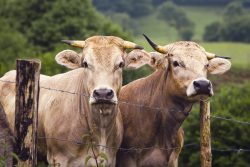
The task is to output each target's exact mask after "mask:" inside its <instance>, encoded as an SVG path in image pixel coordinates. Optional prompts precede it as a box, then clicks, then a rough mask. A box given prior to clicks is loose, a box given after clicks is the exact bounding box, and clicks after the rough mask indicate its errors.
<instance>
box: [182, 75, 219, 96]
mask: <svg viewBox="0 0 250 167" xmlns="http://www.w3.org/2000/svg"><path fill="white" fill-rule="evenodd" d="M186 94H187V96H188V97H193V96H198V95H204V96H209V97H211V96H213V94H214V93H213V86H212V83H211V82H210V81H209V80H207V79H206V78H198V79H195V80H193V81H192V82H191V83H190V84H189V86H188V88H187V91H186Z"/></svg>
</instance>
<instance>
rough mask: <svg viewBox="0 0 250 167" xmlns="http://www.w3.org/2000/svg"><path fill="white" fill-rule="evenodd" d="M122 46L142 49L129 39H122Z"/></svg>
mask: <svg viewBox="0 0 250 167" xmlns="http://www.w3.org/2000/svg"><path fill="white" fill-rule="evenodd" d="M122 46H123V48H125V49H144V48H143V47H142V46H140V45H137V44H135V43H133V42H129V41H124V42H123V44H122Z"/></svg>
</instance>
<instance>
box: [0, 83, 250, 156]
mask: <svg viewBox="0 0 250 167" xmlns="http://www.w3.org/2000/svg"><path fill="white" fill-rule="evenodd" d="M0 82H4V83H10V84H15V83H16V82H15V81H8V80H1V79H0ZM40 88H41V89H45V90H49V91H56V92H61V93H68V94H72V95H81V96H85V97H91V96H89V95H87V94H85V93H77V92H71V91H67V90H61V89H54V88H50V87H44V86H40ZM117 103H120V104H127V105H132V106H136V107H140V108H147V109H151V110H157V111H161V110H162V109H161V108H158V107H156V108H153V107H149V106H145V105H141V104H135V103H128V102H126V101H121V100H119V101H118V102H117ZM210 117H211V118H213V119H219V120H224V121H231V122H235V123H238V124H243V125H250V122H247V121H241V120H236V119H234V118H227V117H223V116H214V115H211V116H210ZM38 139H40V140H41V139H47V140H57V141H62V142H71V143H74V144H77V145H84V143H83V142H81V141H75V140H69V139H60V138H55V137H50V138H48V137H38ZM95 146H97V147H102V148H105V149H117V150H121V151H143V150H150V149H155V148H157V149H160V150H164V151H167V150H175V149H184V148H190V147H196V148H198V147H199V146H200V145H199V144H197V143H189V144H185V145H183V147H172V148H160V147H155V146H153V147H144V148H135V147H132V148H121V147H108V146H104V145H100V144H96V145H95ZM212 151H216V152H235V153H242V152H250V149H248V148H222V149H220V148H212Z"/></svg>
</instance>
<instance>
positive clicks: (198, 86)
mask: <svg viewBox="0 0 250 167" xmlns="http://www.w3.org/2000/svg"><path fill="white" fill-rule="evenodd" d="M193 84H194V87H195V88H197V89H199V88H200V86H201V85H200V84H199V82H197V81H194V83H193Z"/></svg>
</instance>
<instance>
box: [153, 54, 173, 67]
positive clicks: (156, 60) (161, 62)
mask: <svg viewBox="0 0 250 167" xmlns="http://www.w3.org/2000/svg"><path fill="white" fill-rule="evenodd" d="M150 57H151V60H150V62H149V65H150V66H151V67H153V68H155V69H166V68H167V66H168V59H167V56H165V55H164V54H161V53H159V52H150Z"/></svg>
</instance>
